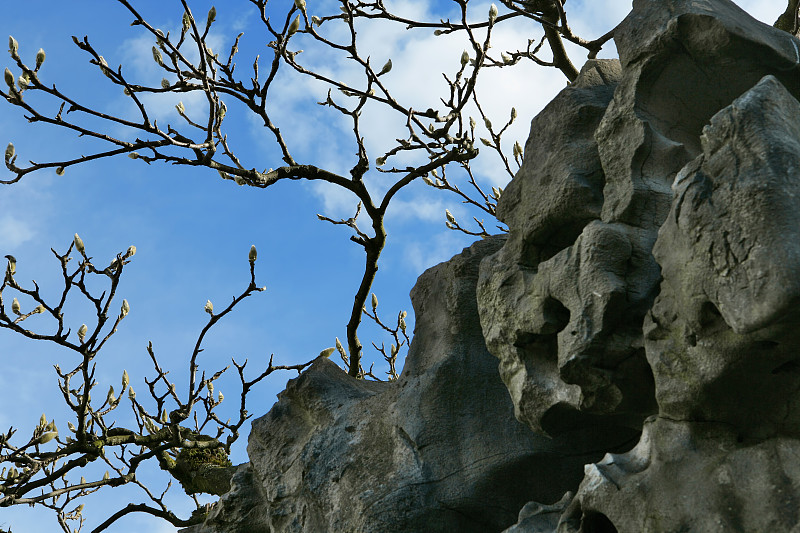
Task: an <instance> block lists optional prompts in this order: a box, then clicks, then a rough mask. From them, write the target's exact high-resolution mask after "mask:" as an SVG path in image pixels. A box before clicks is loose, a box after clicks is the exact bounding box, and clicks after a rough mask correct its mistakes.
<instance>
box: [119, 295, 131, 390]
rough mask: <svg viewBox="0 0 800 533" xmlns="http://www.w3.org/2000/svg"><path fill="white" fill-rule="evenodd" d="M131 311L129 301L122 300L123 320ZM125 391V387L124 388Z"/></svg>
mask: <svg viewBox="0 0 800 533" xmlns="http://www.w3.org/2000/svg"><path fill="white" fill-rule="evenodd" d="M130 310H131V304H129V303H128V300H125V299H123V300H122V307H121V308H120V310H119V316H120V317H121V318H125V317H126V316H127V315H128V313H129V312H130ZM122 388H123V389H124V388H125V387H122Z"/></svg>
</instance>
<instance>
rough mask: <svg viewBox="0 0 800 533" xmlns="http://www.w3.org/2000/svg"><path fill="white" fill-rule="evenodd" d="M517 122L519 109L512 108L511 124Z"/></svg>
mask: <svg viewBox="0 0 800 533" xmlns="http://www.w3.org/2000/svg"><path fill="white" fill-rule="evenodd" d="M515 120H517V108H516V107H512V108H511V122H514V121H515Z"/></svg>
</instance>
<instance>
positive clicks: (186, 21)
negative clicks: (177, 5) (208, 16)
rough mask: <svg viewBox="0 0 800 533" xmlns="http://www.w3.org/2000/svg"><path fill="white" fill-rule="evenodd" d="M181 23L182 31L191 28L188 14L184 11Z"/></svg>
mask: <svg viewBox="0 0 800 533" xmlns="http://www.w3.org/2000/svg"><path fill="white" fill-rule="evenodd" d="M181 23H182V25H183V26H182V27H183V31H187V30H188V29H189V28H191V27H192V21H191V19H189V13H187V12H186V11H184V12H183V19H182V21H181Z"/></svg>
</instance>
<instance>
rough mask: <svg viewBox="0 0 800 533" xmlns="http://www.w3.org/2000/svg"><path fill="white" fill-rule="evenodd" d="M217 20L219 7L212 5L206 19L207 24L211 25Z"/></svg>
mask: <svg viewBox="0 0 800 533" xmlns="http://www.w3.org/2000/svg"><path fill="white" fill-rule="evenodd" d="M215 20H217V8H215V7H214V6H211V9H209V10H208V18H207V19H206V26H210V25H211V23H212V22H214V21H215Z"/></svg>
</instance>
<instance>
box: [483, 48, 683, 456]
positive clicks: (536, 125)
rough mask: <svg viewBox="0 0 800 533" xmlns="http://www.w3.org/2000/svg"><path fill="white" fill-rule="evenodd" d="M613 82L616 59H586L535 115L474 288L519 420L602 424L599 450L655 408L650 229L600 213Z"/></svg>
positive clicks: (566, 427) (550, 429)
mask: <svg viewBox="0 0 800 533" xmlns="http://www.w3.org/2000/svg"><path fill="white" fill-rule="evenodd" d="M619 78H620V72H619V65H618V63H616V62H613V61H606V62H596V61H590V62H588V63H587V64H586V66H584V68H583V70H582V71H581V74H580V76H579V77H578V79H577V80H576V82H575V83H574V84H573V85H572V86H570V87H568V88H566V89H564V90H563V91H562V92H561V93H560V94H559V95H558V96H557V97H556V98H555V100H554V101H553V102H552V103H551V104H549V105H548V106H547V107H546V108H545V109H544V110H543V111H542V112H541V113H540V114H539V115H538V116H537V117H536V118H535V119H534V120H533V122H532V125H531V137H530V139H529V141H528V145H527V149H526V156H525V162H524V163H523V166H522V168H521V169H520V172H519V173H518V174H517V176H515V178H514V180H512V182H511V184H509V186H508V187H507V188H506V190H505V192H504V193H503V195H502V197H501V199H500V202H499V205H498V214H499V216H500V217H501V219H502V220H503V221H504V222H506V223H507V224H508V225H509V228H510V234H509V238H508V241H507V243H506V244H505V246H504V247H503V249H502V250H501V251H500V252H498V253H497V254H495V255H493V256H491V257H489V258H487V259H486V260H485V261H484V262H483V264H482V266H481V277H480V280H479V284H478V305H479V311H480V316H481V325H482V327H483V332H484V336H485V338H486V343H487V346H488V347H489V350H490V351H491V352H492V353H493V354H494V355H495V356H497V357H498V358H499V359H500V361H501V363H500V375H501V377H502V378H503V381H504V382H505V383H506V386H507V387H508V389H509V392H510V393H511V397H512V399H513V400H514V406H515V410H516V414H517V417H518V418H519V419H520V420H522V421H524V422H525V423H527V424H528V425H529V426H530V427H531V428H533V429H534V430H536V431H545V432H547V433H549V434H551V435H558V434H564V433H566V432H572V433H575V432H578V433H579V432H580V431H581V430H588V429H589V428H591V430H592V431H594V432H595V434H597V431H596V430H597V429H598V427H599V426H602V425H605V426H606V428H607V431H606V440H603V439H601V440H600V441H599V442H598V444H602V445H606V444H610V443H611V442H612V441H616V442H619V437H620V436H621V435H626V436H627V437H628V438H634V436H635V434H636V433H637V432H638V429H639V427H640V426H641V423H642V420H643V419H644V418H645V417H646V416H647V415H648V414H651V413H653V412H655V402H654V401H653V390H652V378H651V376H650V370H649V367H648V366H647V362H646V360H645V356H644V349H643V342H642V332H641V325H642V321H643V320H644V315H645V313H646V312H647V310H648V309H649V307H650V305H651V303H652V300H653V298H654V296H655V292H656V290H657V284H658V279H659V270H658V266H657V265H656V263H655V260H654V259H653V257H652V254H651V253H650V250H651V248H652V244H653V242H654V241H655V236H656V233H655V230H656V228H655V227H650V226H649V225H647V224H646V225H645V227H644V228H642V227H637V226H633V225H630V224H622V223H604V222H602V221H601V220H600V218H601V215H602V208H603V205H604V204H603V203H602V202H603V201H604V197H603V195H602V193H601V188H602V186H603V184H604V181H605V180H604V175H603V167H602V166H601V158H600V155H599V154H598V143H597V142H596V141H595V137H596V129H597V128H598V126H599V125H600V124H601V119H602V117H603V116H606V115H608V111H607V110H606V106H608V103H609V102H610V100H611V97H612V94H613V91H614V90H615V88H616V83H617V80H619ZM617 90H618V89H617ZM602 120H605V119H602ZM676 170H677V169H676ZM558 198H564V199H565V200H564V201H563V202H562V201H561V200H556V199H558ZM664 215H666V209H665V210H664ZM648 384H649V385H648ZM597 415H603V417H604V418H603V420H602V421H600V420H599V419H598V418H597ZM601 433H602V432H601Z"/></svg>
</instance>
